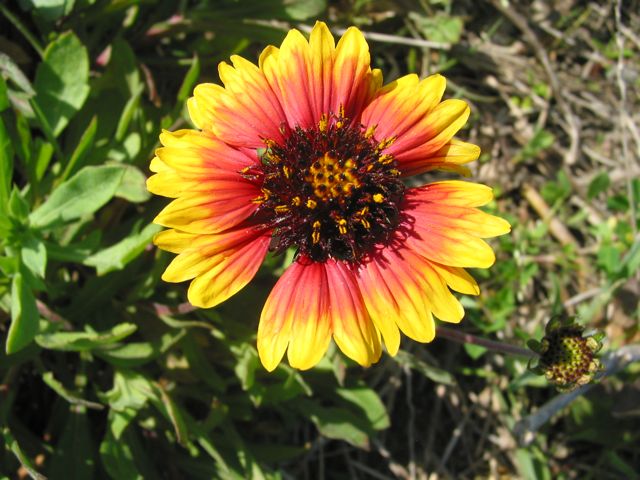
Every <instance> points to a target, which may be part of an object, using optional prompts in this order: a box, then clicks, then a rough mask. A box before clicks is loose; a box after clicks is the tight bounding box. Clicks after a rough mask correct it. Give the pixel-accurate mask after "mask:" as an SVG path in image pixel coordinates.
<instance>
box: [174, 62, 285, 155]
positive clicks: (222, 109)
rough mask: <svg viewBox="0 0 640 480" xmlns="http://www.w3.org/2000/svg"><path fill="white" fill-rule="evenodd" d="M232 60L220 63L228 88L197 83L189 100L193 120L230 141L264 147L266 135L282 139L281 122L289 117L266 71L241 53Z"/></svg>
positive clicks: (220, 69)
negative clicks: (229, 62)
mask: <svg viewBox="0 0 640 480" xmlns="http://www.w3.org/2000/svg"><path fill="white" fill-rule="evenodd" d="M231 62H232V64H233V66H231V65H229V64H227V63H225V62H222V63H220V65H219V74H220V78H221V80H222V81H223V83H224V85H225V86H224V88H223V87H221V86H219V85H215V84H210V83H203V84H200V85H198V86H196V88H195V90H194V96H193V97H192V98H190V99H189V101H188V103H187V106H188V108H189V114H190V116H191V120H192V121H193V122H194V124H195V125H196V126H197V127H198V128H200V129H202V130H205V131H208V132H212V133H214V134H215V135H216V136H217V137H219V138H220V139H221V140H223V141H224V142H226V143H228V144H230V145H235V146H241V147H248V148H260V147H262V146H264V142H263V140H264V139H265V138H269V139H272V140H275V141H280V140H282V134H281V133H280V124H281V123H282V122H284V121H285V120H286V117H285V115H284V112H283V110H282V107H281V106H280V101H279V100H278V97H277V95H276V94H275V93H274V92H273V90H272V89H271V87H270V86H269V83H268V82H267V79H266V77H265V75H264V73H263V72H262V70H261V69H260V68H258V67H257V66H256V65H254V64H253V63H251V62H249V61H248V60H245V59H243V58H241V57H238V56H235V55H234V56H232V57H231Z"/></svg>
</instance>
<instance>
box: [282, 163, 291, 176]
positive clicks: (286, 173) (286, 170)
mask: <svg viewBox="0 0 640 480" xmlns="http://www.w3.org/2000/svg"><path fill="white" fill-rule="evenodd" d="M282 173H284V176H285V177H286V178H289V177H290V176H291V169H290V168H289V167H287V166H286V165H285V166H284V167H282Z"/></svg>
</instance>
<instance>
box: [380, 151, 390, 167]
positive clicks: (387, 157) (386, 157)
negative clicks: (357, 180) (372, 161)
mask: <svg viewBox="0 0 640 480" xmlns="http://www.w3.org/2000/svg"><path fill="white" fill-rule="evenodd" d="M378 162H380V163H381V164H382V165H389V164H390V163H391V162H393V155H389V154H388V153H385V154H384V155H380V158H379V159H378Z"/></svg>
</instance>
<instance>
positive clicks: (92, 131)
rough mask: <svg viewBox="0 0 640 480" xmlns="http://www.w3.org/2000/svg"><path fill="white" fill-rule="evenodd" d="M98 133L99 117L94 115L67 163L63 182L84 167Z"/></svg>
mask: <svg viewBox="0 0 640 480" xmlns="http://www.w3.org/2000/svg"><path fill="white" fill-rule="evenodd" d="M97 131H98V117H97V116H96V115H94V116H93V118H92V119H91V121H90V122H89V126H88V127H87V129H86V130H85V131H84V133H83V134H82V137H81V138H80V141H79V142H78V145H77V146H76V148H75V150H74V151H73V153H72V154H71V158H70V159H69V163H67V166H66V167H65V169H64V173H63V174H62V178H61V179H62V181H64V180H66V179H67V178H69V177H70V176H71V174H73V173H75V171H76V170H77V169H78V167H80V166H82V165H83V163H84V159H85V158H86V157H87V155H88V153H89V152H90V151H91V149H92V148H93V144H94V143H95V138H96V132H97Z"/></svg>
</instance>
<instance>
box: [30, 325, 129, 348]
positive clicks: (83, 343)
mask: <svg viewBox="0 0 640 480" xmlns="http://www.w3.org/2000/svg"><path fill="white" fill-rule="evenodd" d="M137 329H138V327H137V326H136V325H134V324H133V323H120V324H118V325H116V326H115V327H113V328H112V329H110V330H107V331H105V332H55V333H43V334H42V335H38V336H37V337H36V342H37V343H38V345H40V346H41V347H42V348H46V349H49V350H63V351H71V352H83V351H88V350H93V349H98V348H104V347H107V346H109V345H111V344H113V343H116V342H119V341H120V340H122V339H123V338H126V337H128V336H129V335H131V334H132V333H134V332H135V331H136V330H137Z"/></svg>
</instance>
